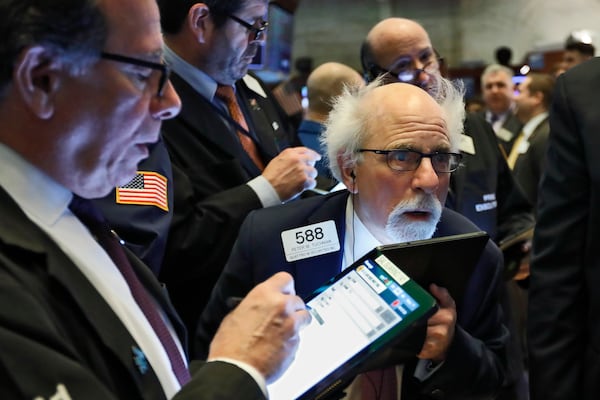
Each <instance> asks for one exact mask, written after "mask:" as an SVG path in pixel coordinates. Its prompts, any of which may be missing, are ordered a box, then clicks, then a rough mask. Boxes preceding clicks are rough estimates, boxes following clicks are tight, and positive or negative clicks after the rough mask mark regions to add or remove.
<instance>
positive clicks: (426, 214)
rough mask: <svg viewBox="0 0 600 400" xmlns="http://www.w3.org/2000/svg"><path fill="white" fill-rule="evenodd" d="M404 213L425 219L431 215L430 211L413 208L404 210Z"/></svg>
mask: <svg viewBox="0 0 600 400" xmlns="http://www.w3.org/2000/svg"><path fill="white" fill-rule="evenodd" d="M404 215H407V216H409V217H411V218H418V219H425V218H429V217H430V216H431V213H430V212H429V211H421V210H413V211H406V212H405V213H404Z"/></svg>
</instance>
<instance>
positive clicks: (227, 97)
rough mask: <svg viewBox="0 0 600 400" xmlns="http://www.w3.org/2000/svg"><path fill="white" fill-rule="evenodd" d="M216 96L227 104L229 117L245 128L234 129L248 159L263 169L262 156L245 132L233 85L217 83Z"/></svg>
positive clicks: (244, 124) (244, 122)
mask: <svg viewBox="0 0 600 400" xmlns="http://www.w3.org/2000/svg"><path fill="white" fill-rule="evenodd" d="M216 96H217V97H218V98H219V99H221V100H223V102H224V103H225V105H226V106H227V110H229V115H230V116H231V118H233V120H234V121H235V122H237V123H238V124H239V125H240V126H241V127H242V128H243V129H244V130H245V131H242V130H241V129H236V132H237V136H238V138H239V140H240V143H241V144H242V147H243V148H244V150H245V151H246V153H248V156H249V157H250V159H252V161H253V162H254V164H256V166H257V167H258V169H260V170H261V171H262V170H264V169H265V164H264V162H263V160H262V158H261V157H260V154H259V153H258V149H257V147H256V143H254V140H252V138H251V137H250V136H248V135H247V133H248V132H249V131H248V124H247V123H246V118H244V114H243V113H242V110H241V108H240V105H239V104H238V102H237V99H236V97H235V93H234V91H233V87H232V86H229V85H219V86H218V87H217V92H216Z"/></svg>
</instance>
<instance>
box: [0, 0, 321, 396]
mask: <svg viewBox="0 0 600 400" xmlns="http://www.w3.org/2000/svg"><path fill="white" fill-rule="evenodd" d="M159 19H160V17H159V13H158V8H157V7H156V4H155V2H154V1H151V0H94V1H91V0H48V1H39V0H37V1H30V0H17V1H4V2H2V3H1V4H0V26H2V27H3V32H4V35H5V39H6V40H5V41H3V42H2V44H1V45H0V55H1V57H0V63H2V68H0V71H1V73H0V74H1V75H0V219H1V220H2V223H1V224H0V397H1V398H3V399H34V398H35V399H40V398H52V399H71V398H73V399H93V400H95V399H98V400H100V399H102V400H107V399H115V400H116V399H142V398H143V399H170V398H173V399H211V400H212V399H217V398H225V399H232V398H236V399H248V400H251V399H252V400H257V399H265V398H266V395H265V381H267V382H268V381H271V380H273V379H275V378H276V377H277V376H278V375H279V374H280V373H281V372H282V371H283V370H284V369H285V367H286V365H287V364H288V363H289V362H290V361H291V358H292V357H293V353H294V349H295V347H296V346H297V334H298V328H299V327H301V326H303V325H304V324H306V322H307V321H308V320H310V315H309V314H308V313H307V312H306V310H304V303H303V302H302V301H301V299H299V298H298V297H297V296H295V295H294V289H293V281H292V279H291V278H290V276H289V275H287V274H278V275H277V276H274V277H273V278H272V279H270V280H269V281H268V282H265V283H263V284H261V285H259V286H258V287H257V288H256V289H255V290H253V291H252V292H251V293H250V294H249V295H248V297H247V298H246V299H245V300H244V301H243V302H242V303H240V305H239V307H240V308H239V309H237V310H235V311H234V312H232V313H231V314H230V315H229V316H228V317H227V318H226V319H225V320H224V324H223V325H222V327H221V329H220V331H219V333H218V334H217V336H215V341H214V342H213V347H212V348H211V354H210V356H209V357H210V359H209V362H206V363H198V362H193V363H192V362H191V363H189V364H188V362H187V361H186V354H187V352H186V346H185V329H184V328H183V326H182V324H181V322H180V320H179V319H178V317H177V314H176V313H175V311H174V310H173V308H172V306H171V305H170V303H169V301H168V299H167V297H166V296H165V293H164V291H163V288H162V287H161V286H160V285H159V284H158V282H157V281H156V278H155V277H154V276H153V275H152V274H151V273H150V270H149V269H148V267H147V266H145V265H143V264H142V263H141V262H140V261H139V259H137V258H136V257H134V256H133V255H131V254H130V253H127V252H125V251H124V250H123V248H122V247H121V246H120V245H119V243H118V240H117V238H115V237H114V236H112V235H111V231H110V230H109V229H110V227H109V226H107V225H105V224H103V222H102V216H101V215H97V214H98V213H97V212H94V207H93V206H92V205H91V202H89V200H86V199H87V198H96V197H102V196H105V195H106V194H107V193H108V192H109V191H110V190H111V189H113V188H114V187H115V186H117V185H124V184H126V183H127V182H128V181H130V180H131V178H132V177H133V176H134V175H135V173H136V170H137V166H138V163H139V162H140V161H141V160H142V159H144V158H145V157H147V155H148V147H149V146H150V145H152V144H153V143H155V142H156V141H157V140H158V138H159V129H160V124H161V122H162V121H163V120H166V119H168V118H172V117H173V116H174V115H176V114H177V112H179V109H180V105H181V103H180V100H179V98H178V96H177V94H176V93H175V91H174V90H173V87H172V86H171V84H170V83H169V80H168V68H167V67H166V65H165V64H163V62H162V45H163V42H162V34H161V29H160V24H159ZM76 204H78V205H79V206H78V207H76ZM94 214H96V215H95V216H94ZM93 221H96V222H95V223H93ZM96 240H98V242H97V241H96ZM242 306H243V307H242ZM280 323H281V324H282V325H278V324H280ZM263 329H264V332H262V331H261V330H263ZM257 332H258V333H259V334H260V338H259V337H258V335H257ZM225 360H226V361H225ZM188 367H189V369H188ZM190 370H191V373H190Z"/></svg>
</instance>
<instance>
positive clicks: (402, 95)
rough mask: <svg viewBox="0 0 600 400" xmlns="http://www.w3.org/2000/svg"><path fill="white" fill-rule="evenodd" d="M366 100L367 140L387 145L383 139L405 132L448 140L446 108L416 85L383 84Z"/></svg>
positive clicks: (407, 134)
mask: <svg viewBox="0 0 600 400" xmlns="http://www.w3.org/2000/svg"><path fill="white" fill-rule="evenodd" d="M390 86H391V87H392V88H390ZM390 89H391V90H390ZM363 101H364V109H365V113H366V114H365V115H366V116H367V121H366V123H365V130H366V135H365V141H372V140H371V139H375V140H376V141H377V142H379V143H381V144H388V143H383V142H389V141H392V140H396V139H398V138H400V137H402V136H403V135H404V136H406V137H410V138H416V137H426V138H427V139H431V140H433V141H436V140H439V141H443V142H446V143H449V142H448V141H449V133H448V128H447V124H446V115H445V113H444V111H443V110H442V108H441V107H440V105H439V104H437V102H436V101H435V100H434V99H433V98H432V97H431V96H430V95H429V94H427V92H425V91H424V90H422V89H420V88H418V87H416V86H413V85H410V84H407V83H394V84H390V85H385V86H381V87H379V88H377V90H375V91H373V92H372V93H370V94H369V95H368V96H366V97H365V99H364V100H363Z"/></svg>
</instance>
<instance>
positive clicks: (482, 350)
mask: <svg viewBox="0 0 600 400" xmlns="http://www.w3.org/2000/svg"><path fill="white" fill-rule="evenodd" d="M347 198H348V192H347V191H340V192H335V193H333V194H330V195H327V196H321V197H314V198H309V199H305V200H301V201H297V202H294V203H290V204H287V205H284V206H279V207H270V208H268V209H263V210H258V211H254V212H252V213H251V214H250V215H249V216H248V218H247V219H246V221H245V222H244V224H243V226H242V228H241V231H240V236H239V238H238V240H237V242H236V244H235V246H234V248H233V250H232V254H231V257H230V259H229V261H228V263H227V265H226V267H225V270H224V271H223V273H222V275H221V277H220V278H219V281H218V282H217V285H216V286H215V289H214V291H213V294H212V296H211V300H210V302H209V304H208V306H207V307H206V309H205V311H204V312H203V314H202V318H201V324H200V330H199V336H198V338H197V339H198V342H199V345H198V346H197V348H198V349H204V350H203V351H206V349H207V347H206V346H207V344H208V342H209V341H210V338H211V337H212V335H213V334H214V332H215V331H216V329H217V327H218V324H219V322H220V321H221V319H222V318H223V317H224V315H225V314H226V313H227V312H228V311H229V309H228V306H227V301H226V299H227V298H228V297H230V296H244V295H245V294H246V293H248V291H249V290H250V289H251V288H252V287H253V286H254V285H255V284H257V283H259V282H261V281H263V280H265V279H267V278H268V277H270V276H271V275H273V274H274V273H275V272H278V271H287V272H289V273H290V274H292V275H293V276H294V280H295V287H296V292H297V293H298V295H300V296H306V295H307V294H309V293H311V292H312V291H313V290H315V289H316V288H317V287H318V286H319V285H321V284H323V283H324V282H326V281H328V280H329V278H331V277H332V276H334V275H336V274H337V273H338V272H339V271H340V267H341V261H342V255H343V254H342V250H339V251H336V252H333V253H329V254H323V255H320V256H316V257H313V258H308V259H303V260H298V261H295V262H287V261H286V259H285V255H284V251H283V247H282V242H281V236H280V234H281V232H282V231H285V230H288V229H293V228H298V227H301V226H305V225H310V224H313V223H318V222H323V221H329V220H333V221H334V222H335V225H336V230H337V233H338V238H339V241H340V246H341V249H343V243H344V235H345V222H344V221H345V210H346V201H347ZM478 230H479V229H478V228H477V227H476V226H475V225H473V224H472V223H471V222H469V221H468V220H467V219H466V218H464V217H462V216H461V215H459V214H457V213H455V212H453V211H451V210H449V209H444V211H443V214H442V218H441V221H440V223H439V224H438V229H437V231H436V234H435V236H447V235H452V234H459V233H466V232H473V231H478ZM501 271H502V256H501V254H500V251H499V250H498V248H497V247H496V246H495V245H494V244H493V243H492V242H491V241H490V242H489V243H488V245H487V246H486V248H485V250H484V253H483V255H482V257H481V259H480V261H479V263H478V265H477V267H476V268H475V271H474V273H473V276H472V278H471V281H470V283H469V285H468V294H467V295H466V296H465V301H464V304H463V306H462V308H461V309H459V310H457V314H458V325H457V327H456V334H455V338H454V341H453V344H452V345H451V347H450V350H449V352H448V355H447V356H448V358H447V359H446V362H445V363H444V364H443V366H442V367H441V368H440V369H439V370H438V371H437V372H436V373H435V374H433V376H432V377H431V378H429V379H428V380H427V381H425V382H422V383H417V381H416V380H415V379H413V378H412V375H413V373H414V365H412V368H411V367H407V368H405V371H406V374H407V375H406V376H405V377H406V379H405V381H404V384H403V391H404V392H403V393H406V395H407V397H403V398H411V397H412V396H411V394H409V393H413V394H415V393H421V394H424V395H427V394H431V393H434V392H435V393H438V394H439V393H446V396H447V398H456V399H459V398H460V399H467V398H488V397H491V396H492V395H493V394H494V393H495V392H496V391H497V390H498V389H499V388H500V385H501V384H502V382H503V380H504V377H505V360H506V358H505V357H506V356H505V346H506V342H507V340H508V332H507V330H506V328H505V327H504V325H503V324H502V321H501V318H502V311H501V307H500V305H499V304H498V296H499V292H500V290H501V283H502V272H501ZM415 362H416V358H415ZM413 364H414V363H413Z"/></svg>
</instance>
